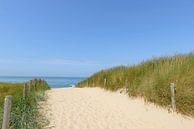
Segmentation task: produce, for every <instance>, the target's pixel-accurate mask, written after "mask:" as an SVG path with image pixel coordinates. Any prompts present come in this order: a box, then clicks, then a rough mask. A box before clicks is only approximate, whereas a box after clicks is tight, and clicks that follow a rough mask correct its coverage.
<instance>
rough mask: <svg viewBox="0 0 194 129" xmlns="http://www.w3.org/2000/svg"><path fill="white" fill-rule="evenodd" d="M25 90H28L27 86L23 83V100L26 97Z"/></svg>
mask: <svg viewBox="0 0 194 129" xmlns="http://www.w3.org/2000/svg"><path fill="white" fill-rule="evenodd" d="M27 90H28V87H27V84H26V83H24V87H23V98H26V96H27Z"/></svg>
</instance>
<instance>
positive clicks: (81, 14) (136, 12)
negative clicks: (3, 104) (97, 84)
mask: <svg viewBox="0 0 194 129" xmlns="http://www.w3.org/2000/svg"><path fill="white" fill-rule="evenodd" d="M191 51H194V1H193V0H0V75H14V76H26V75H27V76H37V75H38V76H89V75H91V74H93V73H94V72H96V71H98V70H101V69H104V68H109V67H113V66H117V65H121V64H124V65H130V64H136V63H138V62H141V61H143V60H147V59H150V58H152V57H158V56H164V55H173V54H176V53H188V52H191Z"/></svg>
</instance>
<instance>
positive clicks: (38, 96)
mask: <svg viewBox="0 0 194 129" xmlns="http://www.w3.org/2000/svg"><path fill="white" fill-rule="evenodd" d="M34 83H35V80H33V84H34ZM22 88H23V84H16V83H2V84H0V92H1V93H2V94H1V96H0V99H1V101H0V125H2V116H3V98H4V97H5V96H6V95H12V98H13V100H12V107H11V116H10V129H42V128H43V127H45V125H46V124H47V123H48V120H47V119H46V118H45V117H44V116H42V115H41V114H40V113H39V110H40V107H41V106H40V105H39V103H40V101H44V100H45V95H44V92H45V91H46V90H47V89H49V87H48V85H47V83H41V84H39V85H37V87H36V88H35V87H34V88H33V89H32V92H31V93H28V95H27V96H26V97H25V98H23V96H22Z"/></svg>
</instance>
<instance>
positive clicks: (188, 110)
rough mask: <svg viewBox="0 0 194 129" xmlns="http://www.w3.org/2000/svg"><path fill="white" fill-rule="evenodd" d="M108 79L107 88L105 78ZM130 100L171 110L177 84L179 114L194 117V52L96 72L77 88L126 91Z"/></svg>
mask: <svg viewBox="0 0 194 129" xmlns="http://www.w3.org/2000/svg"><path fill="white" fill-rule="evenodd" d="M105 78H106V80H107V81H106V85H105V84H104V79H105ZM126 80H127V82H128V83H127V84H128V85H127V88H128V94H129V96H130V97H143V98H144V99H145V101H148V102H153V103H155V104H157V105H159V106H162V107H165V108H169V107H170V104H171V99H170V88H169V86H170V83H171V82H174V83H175V85H176V104H177V111H178V112H180V113H182V114H185V115H191V116H194V53H190V54H179V55H175V56H166V57H161V58H157V59H151V60H148V61H145V62H142V63H141V64H138V65H134V66H128V67H126V66H119V67H115V68H111V69H107V70H102V71H100V72H97V73H95V74H94V75H93V76H91V77H89V78H87V79H85V80H84V81H82V82H80V83H78V85H77V87H87V86H89V87H102V88H105V89H107V90H112V91H116V90H118V89H121V88H125V87H126V86H125V82H126Z"/></svg>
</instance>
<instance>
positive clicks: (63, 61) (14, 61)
mask: <svg viewBox="0 0 194 129" xmlns="http://www.w3.org/2000/svg"><path fill="white" fill-rule="evenodd" d="M0 63H1V64H22V63H23V64H26V63H33V64H44V65H98V63H97V62H95V61H89V60H69V59H30V58H19V59H5V58H4V59H2V58H1V59H0Z"/></svg>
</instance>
